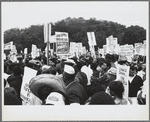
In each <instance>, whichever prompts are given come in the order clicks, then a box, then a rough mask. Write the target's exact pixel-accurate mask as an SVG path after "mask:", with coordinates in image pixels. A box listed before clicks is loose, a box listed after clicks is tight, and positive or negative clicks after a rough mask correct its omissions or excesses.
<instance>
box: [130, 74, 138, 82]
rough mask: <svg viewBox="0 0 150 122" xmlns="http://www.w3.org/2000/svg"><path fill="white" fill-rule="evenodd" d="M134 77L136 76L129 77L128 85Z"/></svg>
mask: <svg viewBox="0 0 150 122" xmlns="http://www.w3.org/2000/svg"><path fill="white" fill-rule="evenodd" d="M135 76H136V75H134V76H133V77H131V76H129V82H130V83H131V82H132V80H133V79H134V77H135Z"/></svg>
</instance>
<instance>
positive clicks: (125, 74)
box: [116, 64, 130, 98]
mask: <svg viewBox="0 0 150 122" xmlns="http://www.w3.org/2000/svg"><path fill="white" fill-rule="evenodd" d="M129 69H130V67H129V66H124V65H119V64H118V65H117V78H116V80H120V81H121V82H122V83H123V86H124V89H125V90H124V95H123V96H124V97H125V98H127V97H128V79H129Z"/></svg>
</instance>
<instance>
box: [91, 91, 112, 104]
mask: <svg viewBox="0 0 150 122" xmlns="http://www.w3.org/2000/svg"><path fill="white" fill-rule="evenodd" d="M89 105H115V102H114V100H113V98H112V97H111V96H110V95H109V94H107V93H105V92H103V91H101V92H97V93H95V94H94V95H93V96H92V97H91V101H90V104H89Z"/></svg>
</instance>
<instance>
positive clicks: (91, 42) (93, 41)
mask: <svg viewBox="0 0 150 122" xmlns="http://www.w3.org/2000/svg"><path fill="white" fill-rule="evenodd" d="M87 36H88V42H89V46H95V45H96V39H95V34H94V32H87Z"/></svg>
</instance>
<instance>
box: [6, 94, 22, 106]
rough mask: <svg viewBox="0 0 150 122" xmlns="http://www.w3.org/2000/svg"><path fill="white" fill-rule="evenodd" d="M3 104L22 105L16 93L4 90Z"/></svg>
mask: <svg viewBox="0 0 150 122" xmlns="http://www.w3.org/2000/svg"><path fill="white" fill-rule="evenodd" d="M4 105H22V103H21V101H20V100H19V98H18V97H17V96H16V95H14V94H12V93H9V92H5V93H4Z"/></svg>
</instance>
